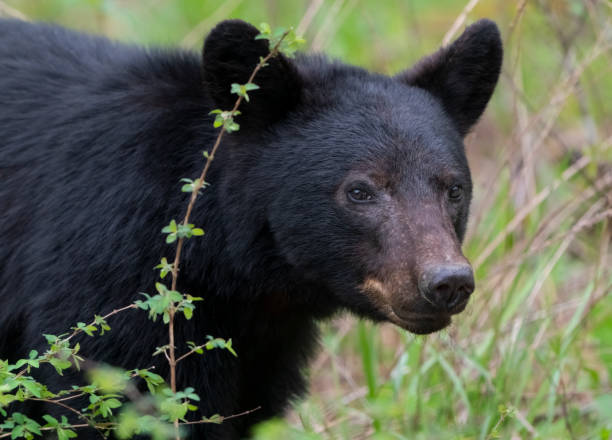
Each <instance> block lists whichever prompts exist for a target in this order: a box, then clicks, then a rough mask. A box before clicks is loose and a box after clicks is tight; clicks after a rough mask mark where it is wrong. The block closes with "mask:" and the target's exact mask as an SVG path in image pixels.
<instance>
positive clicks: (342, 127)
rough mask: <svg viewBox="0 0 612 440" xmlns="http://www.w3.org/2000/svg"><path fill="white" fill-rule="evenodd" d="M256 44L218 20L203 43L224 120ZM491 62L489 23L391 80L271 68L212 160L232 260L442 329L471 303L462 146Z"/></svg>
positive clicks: (305, 64)
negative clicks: (263, 263)
mask: <svg viewBox="0 0 612 440" xmlns="http://www.w3.org/2000/svg"><path fill="white" fill-rule="evenodd" d="M257 34H258V31H257V30H256V29H255V28H254V27H252V26H251V25H249V24H247V23H244V22H242V21H239V20H230V21H225V22H222V23H220V24H219V25H218V26H217V27H215V29H213V31H212V32H211V33H210V35H209V36H208V37H207V39H206V42H205V46H204V60H203V77H204V82H205V84H206V88H207V91H208V93H210V96H211V98H212V100H213V102H214V103H215V105H216V106H217V107H219V108H221V109H223V110H228V109H230V108H231V107H232V106H233V103H234V101H235V99H236V95H232V94H231V93H230V88H231V84H232V83H241V84H243V83H245V82H246V81H247V79H248V77H249V75H250V73H251V72H252V70H253V67H254V66H255V65H256V64H257V62H258V61H259V59H260V57H261V56H265V55H266V54H267V53H268V51H269V49H268V45H267V41H266V40H256V39H255V36H256V35H257ZM501 62H502V44H501V40H500V35H499V31H498V29H497V26H496V25H495V24H494V23H493V22H491V21H488V20H481V21H478V22H476V23H475V24H473V25H471V26H469V27H468V28H467V29H466V30H465V31H464V33H463V34H462V35H461V36H460V37H459V38H458V39H457V40H456V41H455V42H454V43H452V44H451V45H449V46H447V47H443V48H441V49H440V50H438V51H437V52H435V53H434V54H432V55H430V56H428V57H425V58H424V59H422V60H421V61H419V62H418V63H417V64H416V65H415V66H414V67H412V68H410V69H408V70H406V71H404V72H402V73H400V74H398V75H397V76H395V77H387V76H383V75H379V74H372V73H369V72H367V71H365V70H363V69H360V68H357V67H353V66H347V65H345V64H342V63H340V62H337V61H330V60H329V59H327V58H325V57H323V56H319V55H298V56H297V58H295V59H288V58H286V57H284V56H282V55H280V56H278V57H276V58H274V59H272V60H271V61H270V63H269V65H268V66H267V67H265V68H264V69H262V70H261V71H260V73H259V74H258V76H257V77H256V79H255V81H254V82H255V83H256V84H257V85H259V87H260V88H259V89H258V90H255V91H252V92H250V101H249V102H244V103H243V105H242V106H241V111H242V114H241V115H240V116H239V117H238V118H237V122H239V123H240V124H241V130H240V131H238V132H237V133H235V134H231V135H229V136H228V137H227V139H228V141H227V146H224V147H222V148H224V149H225V153H224V155H225V157H224V159H225V161H224V163H225V164H231V173H230V172H227V173H223V174H224V175H226V177H225V178H224V179H223V180H222V181H221V182H220V183H219V185H220V191H221V193H222V203H224V204H225V207H224V209H223V210H222V211H223V212H228V213H230V215H229V216H228V218H229V219H231V220H228V224H227V231H226V235H227V237H228V238H227V243H228V246H229V247H231V251H232V252H235V253H237V254H238V253H239V254H241V255H246V256H249V255H255V254H256V253H257V254H258V255H261V254H262V253H263V254H265V255H266V256H267V257H268V261H269V262H270V261H275V262H276V263H274V264H270V267H269V269H268V270H269V271H270V277H271V278H272V279H274V277H275V276H276V274H275V271H280V270H287V269H286V268H290V271H291V273H292V274H294V275H295V274H299V277H302V278H303V279H304V280H305V282H308V283H311V284H314V285H318V286H320V289H321V292H322V295H326V300H330V301H333V302H335V303H336V304H337V305H338V306H340V307H343V308H346V309H349V310H351V311H353V312H355V313H357V314H359V315H361V316H365V317H368V318H371V319H374V320H386V321H391V322H393V323H395V324H397V325H399V326H401V327H403V328H405V329H407V330H409V331H411V332H414V333H429V332H433V331H436V330H439V329H441V328H443V327H445V326H446V325H448V324H449V323H450V320H451V315H453V314H456V313H459V312H461V311H462V310H463V309H464V308H465V306H466V304H467V302H468V299H469V297H470V294H471V293H472V291H473V290H474V278H473V273H472V269H471V267H470V264H469V262H468V261H467V259H466V258H465V257H464V256H463V254H462V252H461V241H462V239H463V236H464V233H465V229H466V223H467V219H468V211H469V205H470V199H471V197H472V182H471V178H470V171H469V168H468V163H467V160H466V157H465V152H464V145H463V138H464V136H465V135H466V134H467V133H468V131H469V130H470V128H471V127H472V126H473V125H474V124H475V123H476V121H477V120H478V118H479V117H480V115H481V114H482V112H483V111H484V109H485V107H486V104H487V102H488V101H489V98H490V97H491V94H492V93H493V90H494V88H495V84H496V83H497V79H498V77H499V73H500V68H501ZM236 219H238V220H236ZM282 268H285V269H282ZM238 270H240V269H238ZM289 294H290V295H291V294H295V295H299V294H300V293H299V292H289Z"/></svg>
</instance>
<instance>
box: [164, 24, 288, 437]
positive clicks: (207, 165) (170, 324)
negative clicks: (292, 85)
mask: <svg viewBox="0 0 612 440" xmlns="http://www.w3.org/2000/svg"><path fill="white" fill-rule="evenodd" d="M288 33H289V31H286V32H285V33H284V34H282V35H281V37H280V38H279V40H278V42H277V43H276V44H275V45H274V47H273V48H272V50H271V51H270V53H268V55H266V56H265V57H264V58H262V59H260V61H259V63H258V64H257V65H256V66H255V68H254V69H253V72H252V73H251V76H250V77H249V79H248V81H247V84H248V83H251V82H253V79H254V78H255V76H256V75H257V73H258V72H259V71H260V70H261V69H262V68H263V67H264V66H265V65H266V63H267V62H268V61H269V60H270V59H271V58H273V57H275V56H276V55H278V53H279V48H280V45H281V43H282V41H283V40H284V39H285V37H286V36H287V34H288ZM243 99H244V96H243V95H239V96H238V99H236V102H235V103H234V107H233V108H232V110H231V112H230V114H231V115H232V116H234V115H235V113H236V111H237V110H238V107H240V104H242V101H243ZM224 134H225V125H223V126H222V127H221V130H220V131H219V134H218V135H217V138H216V140H215V143H214V145H213V147H212V150H211V151H210V153H209V154H208V157H207V158H206V163H205V164H204V168H203V169H202V172H201V173H200V177H199V178H198V180H197V181H196V182H195V185H194V186H193V191H192V192H191V197H190V198H189V204H188V205H187V211H186V212H185V217H184V218H183V221H182V222H181V223H182V224H183V225H184V226H186V225H187V224H188V223H189V218H190V217H191V212H192V211H193V207H194V205H195V202H196V199H197V197H198V193H199V191H200V190H201V189H202V187H203V186H204V182H205V179H206V175H207V174H208V170H209V169H210V165H211V164H212V161H213V159H214V158H215V154H216V153H217V150H218V149H219V145H221V140H222V139H223V135H224ZM184 242H185V238H184V237H179V239H178V241H177V244H176V252H175V254H174V262H173V263H172V287H171V290H176V285H177V281H178V273H179V265H180V261H181V253H182V250H183V243H184ZM175 313H176V308H175V307H174V305H172V306H170V310H169V312H168V315H169V318H170V319H169V321H168V338H169V345H170V347H169V348H168V357H169V359H168V363H169V364H170V388H171V389H172V392H173V393H176V364H177V362H178V361H177V359H176V353H175V347H174V315H175ZM190 354H191V353H190ZM184 357H186V356H181V357H180V358H179V360H182V359H183V358H184ZM174 430H175V437H176V440H180V435H179V421H178V420H175V421H174Z"/></svg>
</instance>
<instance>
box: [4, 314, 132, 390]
mask: <svg viewBox="0 0 612 440" xmlns="http://www.w3.org/2000/svg"><path fill="white" fill-rule="evenodd" d="M136 308H138V306H137V305H136V304H130V305H127V306H125V307H121V308H120V309H114V310H113V311H112V312H110V313H107V314H106V315H104V316H102V319H103V320H106V319H108V318H110V317H111V316H113V315H116V314H117V313H121V312H124V311H126V310H129V309H136ZM95 323H96V320H95V319H94V320H93V321H91V323H89V325H94V324H95ZM82 332H83V330H81V329H80V328H77V329H75V330H74V331H73V332H72V333H71V334H70V335H69V336H67V337H66V338H64V339H62V340H61V341H59V342H68V341H70V340H71V339H72V338H73V337H75V336H76V335H78V334H79V333H82ZM47 357H48V354H47V355H45V357H43V358H42V359H41V360H40V362H48V359H47ZM27 371H28V367H26V368H24V369H23V370H21V371H20V372H19V373H17V374H16V375H15V379H17V378H19V377H21V376H23V375H24V374H25V373H26V372H27Z"/></svg>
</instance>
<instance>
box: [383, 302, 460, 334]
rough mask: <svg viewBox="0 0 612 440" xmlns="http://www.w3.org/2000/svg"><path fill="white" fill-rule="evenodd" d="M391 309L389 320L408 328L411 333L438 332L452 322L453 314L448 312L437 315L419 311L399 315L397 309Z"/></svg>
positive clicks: (405, 328)
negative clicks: (419, 312)
mask: <svg viewBox="0 0 612 440" xmlns="http://www.w3.org/2000/svg"><path fill="white" fill-rule="evenodd" d="M389 309H390V310H389V311H390V313H389V314H388V317H389V321H391V322H392V323H393V324H395V325H397V326H399V327H401V328H403V329H404V330H408V331H409V332H410V333H414V334H417V335H427V334H429V333H434V332H437V331H439V330H442V329H443V328H444V327H446V326H448V325H449V324H450V323H451V315H449V314H446V313H440V314H435V315H430V314H418V313H411V314H408V315H406V314H402V315H399V314H397V313H396V312H395V310H393V308H392V307H390V308H389Z"/></svg>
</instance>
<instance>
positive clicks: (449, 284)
mask: <svg viewBox="0 0 612 440" xmlns="http://www.w3.org/2000/svg"><path fill="white" fill-rule="evenodd" d="M418 286H419V293H420V294H421V296H422V297H423V298H424V299H425V300H426V301H427V302H429V303H430V304H431V305H433V306H434V307H435V308H436V309H437V310H439V311H441V312H445V313H450V314H455V313H459V312H461V311H462V310H463V309H464V308H465V306H466V304H467V302H468V299H469V297H470V295H471V294H472V292H473V291H474V273H473V272H472V268H471V267H470V266H469V265H467V264H442V265H437V266H431V267H428V268H427V269H425V270H424V271H423V273H422V274H421V276H420V278H419V284H418Z"/></svg>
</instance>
